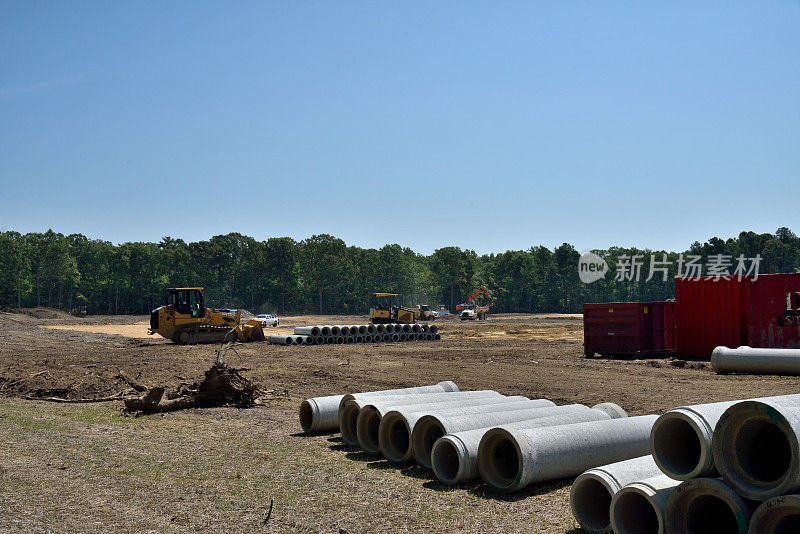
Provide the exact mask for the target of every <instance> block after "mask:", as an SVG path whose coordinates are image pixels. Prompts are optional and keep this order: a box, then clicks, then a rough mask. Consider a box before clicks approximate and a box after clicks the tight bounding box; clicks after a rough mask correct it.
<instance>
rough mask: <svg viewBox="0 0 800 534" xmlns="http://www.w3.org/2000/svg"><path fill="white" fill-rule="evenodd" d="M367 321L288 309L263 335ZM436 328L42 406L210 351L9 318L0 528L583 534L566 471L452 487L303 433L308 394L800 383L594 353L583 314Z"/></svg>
mask: <svg viewBox="0 0 800 534" xmlns="http://www.w3.org/2000/svg"><path fill="white" fill-rule="evenodd" d="M364 322H365V318H364V317H355V316H290V317H281V324H280V326H279V327H277V328H269V327H268V328H267V329H266V333H267V334H270V333H289V332H291V331H292V328H293V327H294V326H298V325H309V324H363V323H364ZM436 324H437V325H438V326H439V328H440V330H441V332H442V333H443V334H445V335H444V337H443V339H442V340H441V341H438V342H434V341H425V342H405V343H385V344H384V343H380V344H349V345H321V346H291V347H286V346H276V345H269V344H267V343H249V344H244V345H237V346H236V347H235V351H230V352H228V354H227V356H226V361H227V363H229V364H230V365H232V366H235V367H237V368H241V369H244V371H242V374H243V375H244V376H246V377H247V378H249V379H250V380H252V381H253V382H254V383H255V384H256V385H257V386H258V387H259V388H260V389H261V391H262V392H263V397H262V401H263V402H262V405H260V406H258V407H256V408H251V409H238V408H214V409H191V410H185V411H181V412H175V413H168V414H159V415H156V416H144V417H133V416H130V415H126V414H124V413H123V412H122V411H121V408H122V402H121V401H114V402H105V403H99V404H97V403H91V404H77V403H76V404H64V403H54V402H48V401H44V400H35V399H42V398H48V397H58V398H64V399H72V400H77V399H86V398H93V397H105V396H110V395H114V394H117V393H119V392H122V391H124V390H126V389H127V388H128V387H129V384H128V383H127V382H126V380H125V379H124V378H123V375H124V376H127V377H134V378H135V379H136V380H137V381H139V382H141V383H144V384H148V385H162V386H167V387H177V386H178V385H179V384H191V383H194V382H198V381H199V380H200V379H201V378H202V377H203V373H204V372H205V371H206V370H207V369H209V367H210V366H211V365H212V363H213V361H214V359H215V356H216V355H215V349H216V347H215V346H212V345H196V346H177V345H174V344H172V343H171V342H170V341H168V340H166V339H162V338H160V337H158V336H149V335H148V334H147V317H144V316H133V317H131V316H89V317H85V318H77V317H72V316H70V315H68V314H66V313H64V312H61V311H57V310H52V309H43V308H36V309H27V310H15V311H4V312H0V428H2V429H3V430H4V431H3V435H4V438H2V439H3V440H5V441H7V443H5V444H4V446H3V447H2V450H0V499H1V500H3V502H5V503H7V507H6V510H7V511H6V512H4V513H3V514H0V531H19V532H23V531H24V532H37V531H39V532H46V531H56V532H60V531H67V530H70V531H77V532H88V531H96V530H97V529H98V527H100V526H101V527H102V528H103V529H104V530H106V531H111V532H115V531H123V530H134V531H146V530H157V531H175V532H178V531H185V530H187V529H191V530H204V531H205V530H222V529H225V530H228V531H233V532H250V531H254V530H259V531H276V532H283V531H308V532H318V531H323V532H334V533H335V532H341V531H344V532H347V533H356V532H373V531H376V530H387V529H388V530H393V531H411V530H423V531H426V530H434V529H437V530H440V531H445V532H448V531H458V532H463V531H465V530H466V531H474V532H478V531H486V530H497V531H504V532H515V531H530V530H536V531H545V532H566V531H573V530H574V531H577V530H575V529H576V528H577V524H576V523H575V521H574V520H573V519H572V518H571V516H570V513H569V502H568V491H569V484H570V483H571V481H570V480H565V481H557V482H554V483H550V484H543V485H538V486H535V487H531V488H528V489H527V490H526V491H523V492H522V493H519V494H515V495H512V496H500V495H492V494H491V493H489V492H488V490H487V489H486V488H485V487H484V486H482V485H480V484H472V485H465V486H456V487H452V488H451V487H447V486H443V485H441V484H439V483H438V482H436V481H435V479H433V478H432V477H431V475H430V474H429V473H427V472H425V471H422V470H421V469H419V468H416V467H410V468H405V469H395V468H393V467H391V466H390V465H389V464H388V463H386V462H385V461H376V460H375V459H374V458H369V457H366V456H363V455H361V454H360V453H358V452H357V451H355V450H351V449H348V448H347V447H346V446H345V445H343V444H342V443H341V441H340V440H339V438H338V436H336V435H335V434H331V435H324V436H312V437H309V436H305V435H302V434H301V433H300V432H299V430H300V427H299V424H298V423H297V407H298V404H299V403H300V401H301V400H302V399H304V398H307V397H313V396H319V395H330V394H336V393H344V392H356V391H369V390H376V389H387V388H398V387H407V386H414V385H420V384H430V383H434V382H437V381H440V380H453V381H455V382H456V383H457V384H458V386H459V387H460V388H462V389H495V390H497V391H499V392H501V393H504V394H513V395H525V396H528V397H531V398H539V397H543V398H548V399H551V400H553V401H555V402H556V403H558V404H565V403H582V404H595V403H599V402H615V403H617V404H619V405H621V406H622V407H623V408H625V409H626V410H627V411H628V413H629V414H631V415H639V414H644V413H660V412H663V411H664V410H667V409H669V408H672V407H674V406H679V405H685V404H695V403H702V402H712V401H718V400H729V399H736V398H746V397H755V396H765V395H779V394H788V393H797V392H798V386H800V378H796V377H780V376H737V375H726V376H718V375H716V374H714V373H713V371H712V370H711V367H710V365H709V364H708V363H705V362H693V361H684V360H681V359H676V358H667V359H664V358H618V359H587V358H585V357H584V356H583V350H582V321H581V316H580V315H563V314H539V315H526V314H502V315H500V314H497V315H490V316H489V319H488V320H487V321H480V322H479V321H475V322H461V321H459V320H458V319H457V318H447V319H444V320H440V321H437V323H436ZM120 371H122V373H120ZM31 399H34V400H31ZM271 503H272V504H271Z"/></svg>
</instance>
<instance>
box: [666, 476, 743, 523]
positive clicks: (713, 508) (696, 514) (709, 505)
mask: <svg viewBox="0 0 800 534" xmlns="http://www.w3.org/2000/svg"><path fill="white" fill-rule="evenodd" d="M749 523H750V508H749V507H748V505H747V503H746V502H745V501H744V499H742V498H741V497H740V496H739V495H738V494H737V493H736V492H735V491H734V490H733V488H731V487H730V486H728V485H727V484H725V483H724V482H723V481H722V480H719V479H717V478H695V479H692V480H687V481H685V482H682V483H681V484H680V485H679V486H678V487H676V488H675V490H674V491H673V492H672V493H671V494H670V496H669V498H668V499H667V507H666V509H665V510H664V526H665V527H666V531H667V532H669V533H670V534H673V533H674V534H710V533H716V532H725V533H728V532H731V533H734V534H746V532H747V527H748V524H749Z"/></svg>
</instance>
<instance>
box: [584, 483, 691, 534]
mask: <svg viewBox="0 0 800 534" xmlns="http://www.w3.org/2000/svg"><path fill="white" fill-rule="evenodd" d="M678 484H680V481H678V480H675V479H673V478H669V477H668V476H667V475H663V474H662V475H656V476H654V477H651V478H646V479H644V480H640V481H637V482H632V483H630V484H628V485H626V486H625V487H624V488H622V489H621V490H619V491H618V492H617V493H616V494H615V495H614V498H613V499H611V507H610V515H611V527H612V529H613V531H614V532H616V534H664V532H666V526H665V525H664V512H665V510H666V509H667V500H668V499H669V496H670V495H671V494H672V492H673V490H675V488H676V487H677V486H678ZM584 530H585V527H584Z"/></svg>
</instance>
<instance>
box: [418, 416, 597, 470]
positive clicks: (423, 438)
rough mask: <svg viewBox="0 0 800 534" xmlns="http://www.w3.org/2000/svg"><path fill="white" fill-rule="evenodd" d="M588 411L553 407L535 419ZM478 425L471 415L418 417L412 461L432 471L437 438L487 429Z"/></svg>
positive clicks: (485, 426)
mask: <svg viewBox="0 0 800 534" xmlns="http://www.w3.org/2000/svg"><path fill="white" fill-rule="evenodd" d="M589 409H590V408H589V407H588V406H584V405H583V404H568V405H566V406H553V407H551V408H543V409H541V411H540V413H539V414H538V415H537V417H536V419H538V418H541V417H548V416H553V415H566V414H571V413H576V412H586V411H589ZM529 419H533V418H529ZM526 420H527V419H526ZM479 424H480V423H479V422H477V421H476V418H475V417H473V416H471V415H461V414H456V415H441V414H428V415H425V416H423V417H420V418H419V420H418V421H417V422H416V424H415V425H414V430H413V431H412V433H411V449H412V450H413V451H414V460H416V462H417V465H419V466H421V467H424V468H426V469H433V464H432V462H431V453H432V452H433V445H434V443H436V441H437V440H438V439H439V438H441V437H444V436H445V435H447V434H455V433H456V432H465V431H467V430H478V429H481V428H487V426H488V425H481V426H475V425H479ZM509 424H510V423H509ZM491 426H494V425H491ZM478 443H480V442H478Z"/></svg>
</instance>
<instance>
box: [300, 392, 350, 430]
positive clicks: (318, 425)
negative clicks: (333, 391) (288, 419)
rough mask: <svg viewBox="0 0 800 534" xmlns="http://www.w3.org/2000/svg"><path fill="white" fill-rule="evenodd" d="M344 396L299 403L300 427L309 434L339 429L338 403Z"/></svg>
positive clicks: (315, 398)
mask: <svg viewBox="0 0 800 534" xmlns="http://www.w3.org/2000/svg"><path fill="white" fill-rule="evenodd" d="M343 398H344V395H328V396H327V397H313V398H311V399H306V400H304V401H303V402H301V403H300V426H301V427H302V428H303V430H304V431H306V432H309V433H316V432H331V431H333V430H338V429H339V417H338V416H339V403H340V402H341V401H342V399H343Z"/></svg>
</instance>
